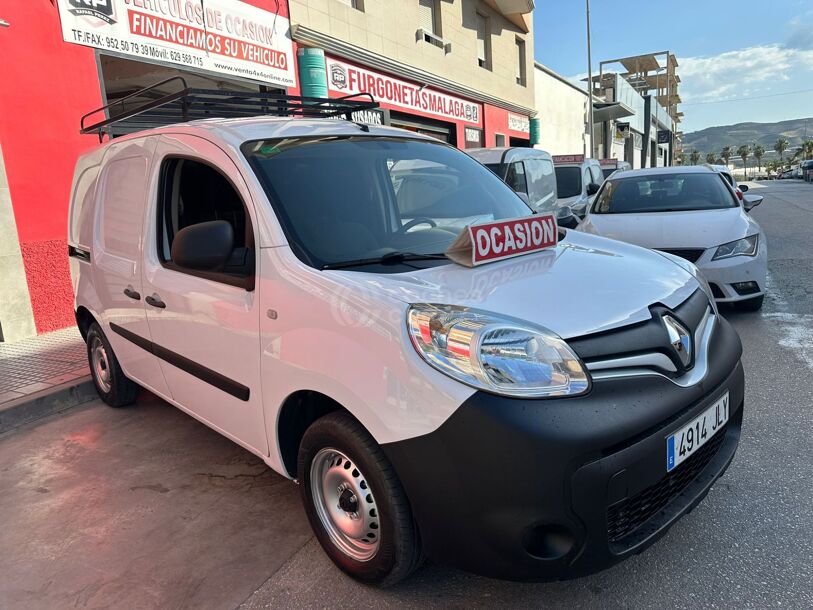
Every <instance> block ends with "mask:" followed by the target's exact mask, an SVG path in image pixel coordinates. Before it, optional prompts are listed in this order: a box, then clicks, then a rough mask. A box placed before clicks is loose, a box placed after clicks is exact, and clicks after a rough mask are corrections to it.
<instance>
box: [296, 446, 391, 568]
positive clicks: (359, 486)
mask: <svg viewBox="0 0 813 610" xmlns="http://www.w3.org/2000/svg"><path fill="white" fill-rule="evenodd" d="M310 490H311V496H312V498H313V504H314V507H315V508H316V514H317V515H318V516H319V521H321V523H322V527H323V528H324V530H325V532H327V534H328V536H329V537H330V540H331V542H333V544H334V545H335V546H336V548H338V549H339V550H340V551H342V553H344V554H345V555H347V556H348V557H350V558H352V559H355V560H356V561H369V560H371V559H372V558H373V557H375V554H376V553H377V552H378V548H379V546H380V544H381V529H380V524H381V520H380V517H379V514H378V505H377V504H376V502H375V497H374V496H373V492H372V490H371V489H370V487H369V484H368V483H367V479H366V477H365V476H364V473H362V472H361V470H359V468H358V466H357V465H356V464H355V462H354V461H353V460H351V459H350V458H348V457H347V456H346V455H345V454H344V453H342V452H341V451H339V450H338V449H333V448H330V447H327V448H324V449H321V450H319V452H318V453H317V454H316V455H315V456H314V458H313V461H312V462H311V471H310ZM354 508H356V510H353V509H354Z"/></svg>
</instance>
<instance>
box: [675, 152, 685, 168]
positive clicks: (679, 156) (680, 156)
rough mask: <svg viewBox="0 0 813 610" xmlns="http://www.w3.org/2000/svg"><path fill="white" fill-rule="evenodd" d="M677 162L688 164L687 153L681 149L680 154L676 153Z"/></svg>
mask: <svg viewBox="0 0 813 610" xmlns="http://www.w3.org/2000/svg"><path fill="white" fill-rule="evenodd" d="M675 162H676V163H677V164H678V165H686V153H685V152H683V151H682V150H681V151H680V152H679V153H678V154H676V155H675Z"/></svg>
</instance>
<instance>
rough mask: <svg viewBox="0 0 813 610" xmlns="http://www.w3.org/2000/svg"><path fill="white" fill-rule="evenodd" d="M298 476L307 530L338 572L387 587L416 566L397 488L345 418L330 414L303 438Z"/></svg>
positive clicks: (415, 542)
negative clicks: (336, 567)
mask: <svg viewBox="0 0 813 610" xmlns="http://www.w3.org/2000/svg"><path fill="white" fill-rule="evenodd" d="M298 473H299V476H300V483H301V485H300V489H301V493H302V500H303V502H304V504H305V510H306V512H307V515H308V519H309V520H310V523H311V527H312V528H313V531H314V532H315V534H316V538H317V539H318V540H319V543H320V544H321V545H322V548H323V549H324V550H325V552H326V553H327V554H328V556H329V557H330V558H331V560H333V562H334V563H335V564H336V565H337V566H338V567H339V568H340V569H341V570H343V571H344V572H346V573H347V574H349V575H350V576H352V577H353V578H355V579H357V580H359V581H362V582H364V583H368V584H374V585H378V586H381V587H386V586H390V585H393V584H395V583H397V582H399V581H401V580H403V579H404V578H406V577H407V576H408V575H409V574H410V573H412V572H413V571H414V570H415V569H416V568H417V567H418V566H419V565H420V564H421V561H422V558H423V556H422V553H421V543H420V537H419V535H418V530H417V527H416V525H415V521H414V520H413V518H412V511H411V509H410V506H409V502H408V501H407V498H406V494H405V492H404V490H403V488H402V487H401V483H400V481H399V480H398V477H397V476H396V474H395V471H394V470H393V468H392V465H391V464H390V463H389V461H388V460H387V458H386V456H385V455H384V453H383V451H382V450H381V447H380V446H379V445H378V443H376V442H375V440H374V439H373V437H372V436H370V433H369V432H367V430H365V429H364V427H363V426H362V425H361V424H360V423H359V422H358V421H356V420H355V419H353V418H352V417H351V416H350V415H348V414H347V413H343V412H335V413H330V414H328V415H326V416H324V417H322V418H321V419H318V420H317V421H316V422H314V423H313V424H312V425H311V426H310V428H308V429H307V430H306V432H305V435H304V437H303V439H302V443H301V445H300V448H299V460H298Z"/></svg>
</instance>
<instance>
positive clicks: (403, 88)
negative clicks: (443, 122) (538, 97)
mask: <svg viewBox="0 0 813 610" xmlns="http://www.w3.org/2000/svg"><path fill="white" fill-rule="evenodd" d="M327 78H328V86H329V88H330V90H331V91H332V92H334V93H340V94H343V95H349V94H351V93H370V94H371V95H372V96H373V97H374V98H375V99H376V101H378V102H382V103H386V104H389V105H391V106H394V107H397V108H402V109H404V110H408V111H417V112H421V113H424V114H429V115H433V116H437V117H441V118H444V119H451V120H453V121H465V122H467V123H474V124H477V125H479V124H480V121H481V119H482V114H483V113H482V107H481V105H480V104H477V103H475V102H470V101H468V100H464V99H461V98H459V97H455V96H453V95H448V94H446V93H442V92H440V91H436V90H435V89H431V88H429V87H422V86H420V85H416V84H414V83H409V82H406V81H402V80H399V79H397V78H393V77H391V76H387V75H385V74H380V73H378V72H373V71H371V70H367V69H365V68H360V67H357V66H353V65H351V64H348V63H345V62H343V61H339V60H337V59H333V58H330V57H329V58H327Z"/></svg>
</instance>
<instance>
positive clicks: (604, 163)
mask: <svg viewBox="0 0 813 610" xmlns="http://www.w3.org/2000/svg"><path fill="white" fill-rule="evenodd" d="M598 163H599V165H601V167H615V168H617V167H618V159H599V161H598Z"/></svg>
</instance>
